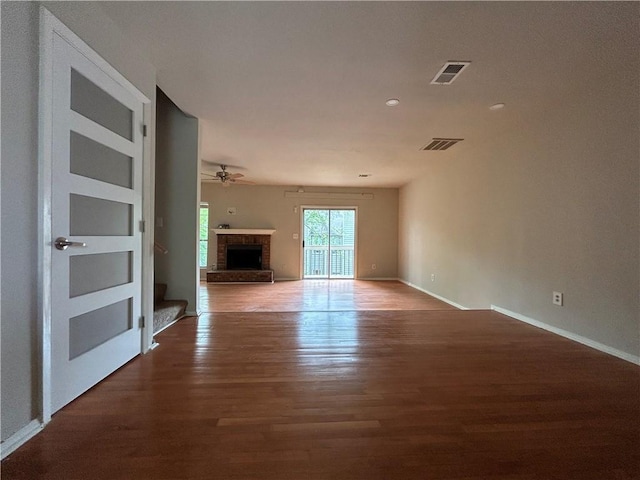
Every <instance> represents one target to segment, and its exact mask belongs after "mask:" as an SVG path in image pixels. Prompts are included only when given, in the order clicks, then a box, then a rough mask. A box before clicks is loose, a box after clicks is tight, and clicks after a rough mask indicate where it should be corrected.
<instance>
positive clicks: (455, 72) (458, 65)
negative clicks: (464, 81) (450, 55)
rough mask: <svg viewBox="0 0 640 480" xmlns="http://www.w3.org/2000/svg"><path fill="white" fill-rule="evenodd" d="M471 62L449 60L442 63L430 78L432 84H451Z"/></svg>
mask: <svg viewBox="0 0 640 480" xmlns="http://www.w3.org/2000/svg"><path fill="white" fill-rule="evenodd" d="M470 63H471V62H456V61H450V62H447V63H445V64H444V66H443V67H442V68H441V69H440V71H439V72H438V73H436V76H435V77H433V80H431V84H432V85H451V84H452V83H453V81H454V80H455V79H456V78H458V77H459V76H460V74H461V73H462V71H463V70H464V69H465V68H467V66H468V65H469V64H470Z"/></svg>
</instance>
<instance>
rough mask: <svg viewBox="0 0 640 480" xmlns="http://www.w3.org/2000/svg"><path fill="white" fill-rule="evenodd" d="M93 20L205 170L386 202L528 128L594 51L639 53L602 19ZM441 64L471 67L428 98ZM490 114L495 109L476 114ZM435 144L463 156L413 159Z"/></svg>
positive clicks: (419, 6) (603, 8) (374, 13)
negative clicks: (133, 58) (357, 191)
mask: <svg viewBox="0 0 640 480" xmlns="http://www.w3.org/2000/svg"><path fill="white" fill-rule="evenodd" d="M101 6H102V8H103V9H104V10H105V11H106V13H107V14H108V15H109V16H110V17H111V18H112V19H113V20H114V21H115V23H116V24H117V25H118V26H119V27H120V28H121V29H122V30H123V31H125V32H126V33H127V34H128V35H130V36H131V37H132V38H133V39H134V40H135V42H136V44H137V46H138V47H139V49H140V50H141V51H142V52H143V53H144V54H146V55H148V56H149V58H150V60H151V61H152V63H153V64H154V65H155V66H156V68H157V71H158V85H159V86H160V88H162V89H163V90H164V91H165V93H167V95H169V97H171V99H172V100H173V101H174V102H175V103H176V104H177V105H178V106H179V107H180V108H182V109H183V110H184V111H186V112H188V113H190V114H192V115H194V116H197V117H198V118H199V119H200V120H201V122H202V126H203V128H202V135H203V136H202V155H203V158H204V159H207V160H210V161H214V162H221V163H227V164H230V165H235V166H238V167H241V168H242V170H235V171H241V172H242V173H244V175H245V177H246V178H247V179H250V180H254V181H256V182H257V183H260V184H280V185H308V186H312V185H323V186H372V187H373V186H376V187H397V186H400V185H402V184H404V183H406V182H408V181H410V180H411V179H412V178H414V177H415V176H417V175H421V174H424V173H425V172H426V171H427V169H428V168H429V166H430V165H433V164H434V163H437V162H446V161H455V159H456V158H458V157H459V156H472V155H473V152H474V149H476V148H480V147H481V146H482V145H484V146H485V148H486V145H487V143H490V142H492V141H493V140H494V139H496V138H498V137H504V136H509V135H514V136H515V135H516V134H517V132H515V131H514V129H515V128H522V125H523V123H524V124H525V125H526V122H528V121H530V122H536V121H541V120H540V119H541V118H542V117H543V115H542V113H543V112H545V111H548V110H549V109H554V108H561V105H562V102H568V101H572V98H574V96H575V95H576V94H577V93H578V92H580V89H581V85H582V83H583V82H582V80H583V79H584V78H586V77H588V76H589V75H598V74H599V71H597V70H596V71H595V72H594V69H593V64H594V61H597V60H598V58H601V59H605V58H606V57H607V56H609V55H612V54H615V52H611V51H606V50H604V49H603V48H602V47H601V45H611V44H612V38H614V37H617V38H615V41H623V42H624V41H635V42H637V38H626V37H625V35H627V32H626V31H624V30H622V31H621V29H620V28H619V25H620V23H621V21H622V18H621V15H623V14H624V11H625V10H624V9H619V8H616V6H615V4H607V3H590V2H587V3H581V2H561V3H552V2H543V3H532V2H486V3H485V2H477V3H472V2H372V3H369V2H106V3H102V4H101ZM626 11H628V9H627V10H626ZM622 23H624V22H622ZM615 41H613V43H614V44H615ZM448 60H469V61H471V62H472V63H471V65H470V66H469V67H468V68H467V69H466V70H465V71H464V72H463V73H462V75H461V76H460V78H459V79H458V80H456V82H455V83H453V84H452V85H450V86H440V85H430V83H429V82H430V81H431V79H432V78H433V76H434V75H435V73H437V72H438V70H439V69H440V68H441V67H442V65H443V64H444V63H445V62H446V61H448ZM603 74H604V73H603ZM604 80H605V78H603V81H604ZM583 93H584V92H583ZM388 98H398V99H400V105H399V106H397V107H393V108H391V107H387V106H385V100H387V99H388ZM576 98H577V97H576ZM497 102H504V103H506V108H505V109H503V110H501V111H496V112H493V111H490V110H489V108H488V107H489V106H490V105H492V104H494V103H497ZM516 126H517V127H516ZM433 137H453V138H464V141H463V142H460V143H459V144H457V145H455V146H454V147H452V148H451V149H449V150H447V151H444V152H423V151H419V149H420V148H421V147H423V146H424V145H426V144H427V143H429V141H430V139H431V138H433ZM230 170H232V171H234V169H233V168H231V169H230ZM360 173H368V174H371V175H372V176H371V177H369V178H364V179H363V178H358V174H360Z"/></svg>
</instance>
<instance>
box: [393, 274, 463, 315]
mask: <svg viewBox="0 0 640 480" xmlns="http://www.w3.org/2000/svg"><path fill="white" fill-rule="evenodd" d="M398 281H399V282H402V283H404V284H405V285H408V286H409V287H411V288H415V289H416V290H420V291H421V292H422V293H426V294H427V295H431V296H432V297H434V298H437V299H438V300H442V301H443V302H444V303H448V304H449V305H451V306H452V307H456V308H458V309H460V310H469V309H468V308H467V307H465V306H464V305H460V304H459V303H456V302H454V301H452V300H449V299H448V298H445V297H443V296H441V295H438V294H437V293H433V292H430V291H429V290H426V289H424V288H422V287H419V286H418V285H416V284H415V283H411V282H407V281H406V280H403V279H402V278H398Z"/></svg>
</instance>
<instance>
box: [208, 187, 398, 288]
mask: <svg viewBox="0 0 640 480" xmlns="http://www.w3.org/2000/svg"><path fill="white" fill-rule="evenodd" d="M296 190H297V187H284V186H249V185H233V186H231V187H228V188H224V187H222V186H221V185H218V184H213V183H203V184H202V201H203V202H208V203H209V209H210V211H209V225H210V227H211V228H214V227H216V226H217V225H218V224H221V223H228V224H229V225H230V226H231V228H274V229H276V232H275V233H274V235H273V236H272V237H271V268H272V269H273V270H274V276H275V278H276V279H294V278H300V245H301V244H300V240H299V239H298V240H295V239H294V238H293V234H296V233H297V234H298V235H299V236H300V237H299V238H301V235H302V229H301V226H300V218H301V217H300V208H299V207H300V206H301V205H304V206H314V205H319V206H348V207H358V236H357V246H358V249H357V255H358V258H357V271H358V278H363V279H364V278H396V277H397V276H398V259H397V257H398V189H396V188H371V189H369V188H367V189H364V188H328V187H327V188H321V187H306V188H305V191H306V192H342V193H372V194H373V197H374V198H373V199H372V200H364V199H363V200H360V199H358V200H350V199H349V200H340V199H335V198H330V197H329V196H327V197H326V198H313V199H311V198H291V197H285V192H286V191H289V192H295V191H296ZM227 207H235V208H236V214H235V215H228V214H227ZM296 207H298V208H297V211H294V208H296ZM216 248H217V242H216V237H215V233H213V232H211V236H210V237H209V251H208V264H209V265H213V264H215V263H216ZM374 263H375V264H376V267H377V268H376V269H375V270H373V269H372V268H371V266H372V264H374Z"/></svg>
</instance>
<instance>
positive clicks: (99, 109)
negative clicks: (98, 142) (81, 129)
mask: <svg viewBox="0 0 640 480" xmlns="http://www.w3.org/2000/svg"><path fill="white" fill-rule="evenodd" d="M71 110H73V111H75V112H77V113H79V114H80V115H82V116H85V117H87V118H88V119H89V120H93V121H94V122H96V123H98V124H100V125H102V126H103V127H105V128H108V129H109V130H111V131H112V132H113V133H117V134H118V135H120V136H121V137H124V138H126V139H127V140H132V139H133V112H132V111H131V110H130V109H128V108H127V107H125V106H124V105H122V104H121V103H120V102H118V101H117V100H116V99H115V98H113V97H112V96H111V95H109V94H108V93H107V92H105V91H104V90H102V89H101V88H100V87H98V86H97V85H96V84H95V83H93V82H91V81H90V80H87V79H86V78H85V77H83V76H82V75H81V74H80V73H78V72H77V71H76V70H74V69H71Z"/></svg>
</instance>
